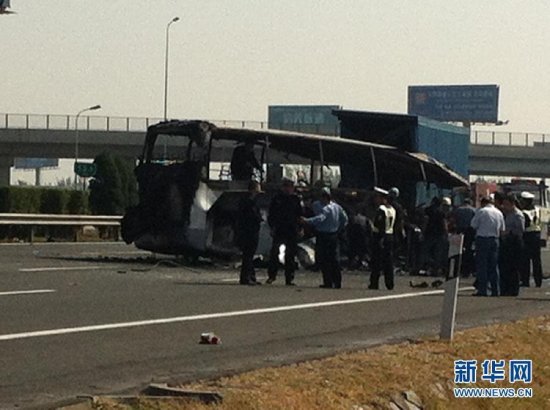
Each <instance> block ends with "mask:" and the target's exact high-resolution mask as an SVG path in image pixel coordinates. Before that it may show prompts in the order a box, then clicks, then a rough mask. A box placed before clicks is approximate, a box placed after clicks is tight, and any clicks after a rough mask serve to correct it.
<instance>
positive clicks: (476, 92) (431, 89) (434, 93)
mask: <svg viewBox="0 0 550 410" xmlns="http://www.w3.org/2000/svg"><path fill="white" fill-rule="evenodd" d="M498 93H499V87H498V85H494V84H490V85H413V86H409V104H408V105H409V107H408V113H409V114H412V115H420V116H423V117H427V118H431V119H433V120H438V121H451V122H467V123H474V122H479V123H496V122H497V121H498Z"/></svg>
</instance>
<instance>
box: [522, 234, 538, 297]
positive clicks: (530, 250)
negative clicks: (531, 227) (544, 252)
mask: <svg viewBox="0 0 550 410" xmlns="http://www.w3.org/2000/svg"><path fill="white" fill-rule="evenodd" d="M523 242H524V253H523V255H524V257H523V268H522V272H521V284H522V286H529V278H530V276H531V263H532V264H533V277H534V278H535V285H537V287H540V286H541V285H542V264H541V261H540V232H525V233H524V234H523Z"/></svg>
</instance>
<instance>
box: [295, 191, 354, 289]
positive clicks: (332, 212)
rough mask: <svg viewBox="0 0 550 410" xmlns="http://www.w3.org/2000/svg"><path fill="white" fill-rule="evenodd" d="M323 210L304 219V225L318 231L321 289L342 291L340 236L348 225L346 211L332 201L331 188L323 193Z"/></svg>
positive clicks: (317, 254) (317, 247)
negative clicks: (321, 276) (321, 274)
mask: <svg viewBox="0 0 550 410" xmlns="http://www.w3.org/2000/svg"><path fill="white" fill-rule="evenodd" d="M321 206H322V208H321V210H320V212H319V214H318V215H316V216H313V217H311V218H302V223H305V224H308V225H312V226H313V227H315V231H316V236H315V237H316V245H317V246H316V249H317V253H316V258H317V260H316V262H317V263H318V265H319V268H320V269H321V272H322V273H323V284H322V285H321V286H320V287H321V288H328V289H331V288H334V289H340V288H341V287H342V270H341V267H340V257H339V252H338V248H339V246H338V234H339V232H341V231H342V229H344V228H345V226H346V225H347V224H348V216H347V214H346V212H345V211H344V209H342V207H341V206H340V205H338V204H337V203H336V202H334V201H333V200H332V195H331V192H330V189H329V188H323V191H322V193H321Z"/></svg>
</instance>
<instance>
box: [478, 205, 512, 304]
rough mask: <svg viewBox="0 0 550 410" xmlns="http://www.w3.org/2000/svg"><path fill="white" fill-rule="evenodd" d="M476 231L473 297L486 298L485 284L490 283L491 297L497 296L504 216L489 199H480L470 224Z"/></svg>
mask: <svg viewBox="0 0 550 410" xmlns="http://www.w3.org/2000/svg"><path fill="white" fill-rule="evenodd" d="M471 225H472V228H474V229H475V231H476V240H475V244H476V278H477V281H476V282H477V285H476V289H477V292H476V293H474V296H487V283H488V282H489V283H491V296H498V285H499V279H498V270H497V266H498V248H499V238H500V235H501V233H502V232H503V231H504V230H505V229H506V228H505V224H504V216H503V215H502V212H500V211H499V210H498V209H497V208H495V206H494V205H493V201H492V199H491V198H489V197H485V198H482V200H481V208H480V209H478V211H477V212H476V214H475V216H474V218H473V219H472V222H471Z"/></svg>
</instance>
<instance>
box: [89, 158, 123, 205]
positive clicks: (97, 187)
mask: <svg viewBox="0 0 550 410" xmlns="http://www.w3.org/2000/svg"><path fill="white" fill-rule="evenodd" d="M94 164H96V166H97V173H96V175H95V177H94V178H93V179H92V180H91V181H90V208H91V210H92V213H93V214H96V215H121V214H123V213H124V210H125V190H126V189H125V188H124V187H123V185H122V178H121V175H120V172H119V169H118V167H117V166H116V161H115V159H114V158H113V156H112V155H111V154H110V153H103V154H100V155H98V156H97V157H96V158H95V160H94Z"/></svg>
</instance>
